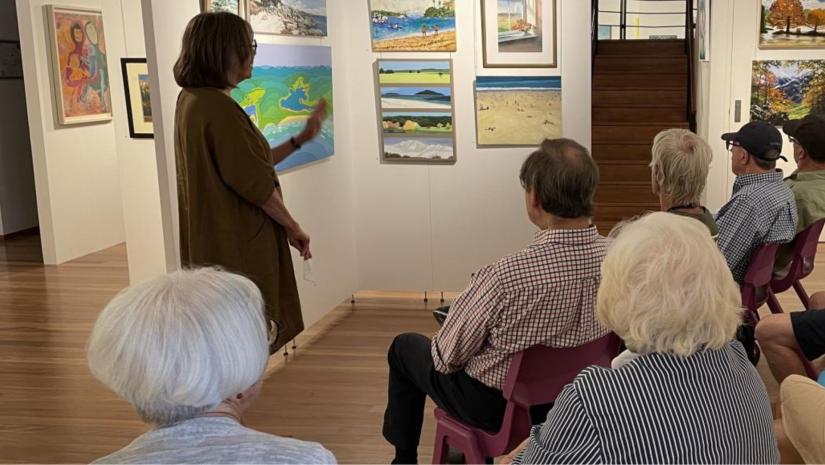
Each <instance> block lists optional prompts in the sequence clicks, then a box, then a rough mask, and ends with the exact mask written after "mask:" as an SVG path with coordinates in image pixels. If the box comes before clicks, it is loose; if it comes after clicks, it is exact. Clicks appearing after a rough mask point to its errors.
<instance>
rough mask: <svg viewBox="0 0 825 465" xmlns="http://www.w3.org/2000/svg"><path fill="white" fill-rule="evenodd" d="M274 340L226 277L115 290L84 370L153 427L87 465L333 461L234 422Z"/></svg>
mask: <svg viewBox="0 0 825 465" xmlns="http://www.w3.org/2000/svg"><path fill="white" fill-rule="evenodd" d="M276 333H277V331H276V329H275V325H274V323H271V322H270V323H268V322H267V321H266V320H265V319H264V306H263V301H262V298H261V293H260V291H259V290H258V288H257V287H256V286H255V285H254V284H253V283H252V281H250V280H248V279H246V278H244V277H242V276H238V275H235V274H231V273H226V272H223V271H218V270H215V269H208V268H204V269H199V270H192V271H179V272H175V273H171V274H168V275H166V276H162V277H159V278H156V279H154V280H151V281H148V282H145V283H142V284H139V285H137V286H133V287H130V288H128V289H126V290H124V291H123V292H121V293H120V294H119V295H118V296H117V297H115V298H114V299H113V300H112V301H111V302H110V303H109V304H108V305H107V306H106V308H105V309H104V310H103V312H102V313H101V315H100V317H99V318H98V320H97V323H96V324H95V327H94V330H93V331H92V336H91V339H90V341H89V348H88V360H89V367H90V368H91V371H92V373H93V374H94V375H95V377H97V378H98V379H99V380H100V381H101V382H103V384H105V385H106V386H108V387H109V388H110V389H112V390H113V391H114V392H116V393H117V394H118V395H120V396H121V397H123V398H124V399H126V400H127V401H128V402H129V403H131V404H132V405H133V406H134V408H135V409H136V410H137V412H138V414H139V415H140V417H141V419H142V420H143V421H144V422H146V423H148V424H150V425H151V426H152V427H153V429H152V430H150V431H149V432H148V433H146V434H143V435H142V436H140V437H138V438H137V439H135V440H134V441H133V442H132V443H131V444H129V445H128V446H126V447H125V448H123V449H121V450H119V451H117V452H115V453H113V454H111V455H109V456H107V457H104V458H101V459H99V460H97V461H96V462H95V463H273V464H274V463H335V457H334V456H333V455H332V454H331V453H330V452H329V451H328V450H326V449H324V448H323V447H322V446H321V445H320V444H317V443H310V442H303V441H298V440H295V439H287V438H281V437H278V436H273V435H269V434H265V433H260V432H257V431H254V430H252V429H249V428H246V427H244V426H243V425H242V424H241V416H242V415H243V413H244V411H246V410H247V409H248V408H249V406H250V405H251V404H252V402H253V401H254V400H255V398H256V397H257V396H258V394H259V393H260V389H261V381H262V377H263V374H264V370H265V369H266V363H267V359H268V357H269V344H268V342H269V340H271V339H273V338H274V337H276V336H277V334H276Z"/></svg>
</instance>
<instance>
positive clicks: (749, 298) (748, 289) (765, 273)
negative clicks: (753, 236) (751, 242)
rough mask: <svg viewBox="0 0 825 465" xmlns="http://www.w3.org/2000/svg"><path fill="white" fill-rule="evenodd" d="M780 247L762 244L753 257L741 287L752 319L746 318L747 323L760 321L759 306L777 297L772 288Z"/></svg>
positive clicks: (743, 301) (743, 300)
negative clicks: (774, 267) (775, 263)
mask: <svg viewBox="0 0 825 465" xmlns="http://www.w3.org/2000/svg"><path fill="white" fill-rule="evenodd" d="M778 248H779V245H778V244H762V246H761V247H759V248H758V249H756V252H755V253H754V254H753V256H752V257H751V263H750V265H748V271H747V273H745V279H744V280H743V281H742V286H741V287H740V290H741V292H742V306H743V307H745V309H746V310H747V311H748V317H750V321H748V320H747V319H746V321H745V323H750V324H756V322H757V321H759V312H758V310H759V307H761V306H762V305H764V304H765V303H766V302H767V301H768V300H770V299H774V300H775V299H776V298H775V297H774V295H773V291H772V290H771V280H772V279H773V266H774V262H775V261H776V251H777V249H778Z"/></svg>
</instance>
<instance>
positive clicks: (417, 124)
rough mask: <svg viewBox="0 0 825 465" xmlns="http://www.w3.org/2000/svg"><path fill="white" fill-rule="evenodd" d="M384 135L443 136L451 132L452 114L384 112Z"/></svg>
mask: <svg viewBox="0 0 825 465" xmlns="http://www.w3.org/2000/svg"><path fill="white" fill-rule="evenodd" d="M382 126H383V128H384V133H385V134H418V135H445V134H452V132H453V114H452V112H449V111H447V112H418V113H413V112H385V113H384V114H383V121H382Z"/></svg>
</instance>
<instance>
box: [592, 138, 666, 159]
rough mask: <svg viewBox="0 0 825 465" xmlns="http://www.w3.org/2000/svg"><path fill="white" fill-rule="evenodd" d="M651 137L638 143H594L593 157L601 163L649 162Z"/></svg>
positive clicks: (651, 144)
mask: <svg viewBox="0 0 825 465" xmlns="http://www.w3.org/2000/svg"><path fill="white" fill-rule="evenodd" d="M652 147H653V139H650V140H648V141H647V142H643V143H639V144H622V145H617V144H610V143H607V144H604V143H601V144H599V143H594V144H593V148H592V151H591V152H592V155H593V159H594V160H596V163H598V164H599V165H601V164H602V163H604V162H606V161H627V162H640V163H649V162H650V149H651V148H652Z"/></svg>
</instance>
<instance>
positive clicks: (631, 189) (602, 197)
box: [593, 181, 659, 205]
mask: <svg viewBox="0 0 825 465" xmlns="http://www.w3.org/2000/svg"><path fill="white" fill-rule="evenodd" d="M593 201H594V202H595V203H596V204H597V205H598V204H600V203H613V204H615V203H617V202H622V203H624V202H626V203H634V204H638V203H645V204H647V203H658V202H659V199H658V197H656V196H655V195H653V191H652V190H651V189H650V182H649V181H648V182H633V183H630V182H628V183H619V182H600V183H599V185H598V186H596V194H595V196H594V197H593Z"/></svg>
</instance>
